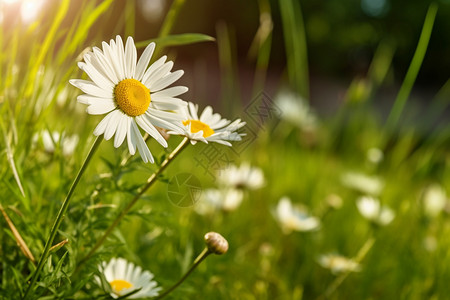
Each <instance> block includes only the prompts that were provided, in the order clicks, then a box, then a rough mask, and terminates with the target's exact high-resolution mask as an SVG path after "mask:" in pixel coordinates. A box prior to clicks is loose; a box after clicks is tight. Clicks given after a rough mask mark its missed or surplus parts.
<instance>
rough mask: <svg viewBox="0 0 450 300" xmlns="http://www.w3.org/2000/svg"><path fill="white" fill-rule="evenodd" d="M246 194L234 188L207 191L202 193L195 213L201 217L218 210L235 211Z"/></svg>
mask: <svg viewBox="0 0 450 300" xmlns="http://www.w3.org/2000/svg"><path fill="white" fill-rule="evenodd" d="M243 199H244V192H243V191H242V190H238V189H234V188H226V189H207V190H205V191H203V192H202V194H201V197H200V200H199V201H198V202H197V203H196V204H195V211H196V212H197V213H198V214H201V215H207V214H212V213H214V212H215V211H217V210H222V211H228V212H229V211H234V210H236V209H237V208H238V207H239V205H240V204H241V203H242V200H243Z"/></svg>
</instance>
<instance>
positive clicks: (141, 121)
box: [136, 115, 167, 148]
mask: <svg viewBox="0 0 450 300" xmlns="http://www.w3.org/2000/svg"><path fill="white" fill-rule="evenodd" d="M147 118H148V117H146V116H145V115H140V116H137V117H136V122H137V124H138V125H139V126H140V127H141V128H142V129H144V131H145V132H147V133H148V134H149V135H150V136H151V137H152V138H154V139H155V140H156V141H157V142H158V143H159V144H161V146H163V147H164V148H167V141H166V140H165V139H164V138H163V137H162V135H161V134H160V133H159V131H158V130H157V129H156V128H155V126H153V124H152V123H151V122H150V120H148V119H147Z"/></svg>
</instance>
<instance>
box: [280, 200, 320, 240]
mask: <svg viewBox="0 0 450 300" xmlns="http://www.w3.org/2000/svg"><path fill="white" fill-rule="evenodd" d="M275 218H276V219H277V220H278V222H279V223H280V226H281V229H282V230H283V232H284V233H285V234H289V233H291V232H292V231H312V230H316V229H318V228H319V226H320V221H319V219H318V218H316V217H313V216H310V215H309V214H308V213H307V212H306V211H304V210H301V209H299V208H296V207H294V206H293V205H292V203H291V200H290V199H289V198H288V197H283V198H281V199H280V201H279V202H278V205H277V208H276V212H275Z"/></svg>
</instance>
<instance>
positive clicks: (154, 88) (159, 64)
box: [69, 36, 188, 163]
mask: <svg viewBox="0 0 450 300" xmlns="http://www.w3.org/2000/svg"><path fill="white" fill-rule="evenodd" d="M102 48H103V49H102V50H100V49H99V48H97V47H94V48H93V51H89V52H87V53H86V54H84V56H83V58H84V61H85V62H80V63H78V66H79V67H80V69H82V70H83V71H85V72H86V74H87V75H88V76H89V77H90V79H91V80H92V81H91V80H82V79H72V80H70V81H69V82H70V83H71V84H72V85H74V86H76V87H77V88H79V89H80V90H82V91H83V92H84V93H85V94H84V95H80V96H78V98H77V99H78V102H80V103H83V104H87V105H88V107H87V109H86V112H87V113H88V114H91V115H103V114H106V117H104V118H103V120H102V121H101V122H100V123H99V124H98V125H97V127H96V128H95V130H94V135H96V136H99V135H102V134H103V135H104V138H105V140H109V139H110V138H112V137H113V136H115V137H114V147H116V148H118V147H119V146H120V145H122V143H123V141H124V140H125V138H127V143H128V149H129V152H130V154H131V155H134V154H135V153H136V148H137V149H138V150H139V153H140V155H141V157H142V160H143V161H144V162H148V161H150V162H152V163H153V162H154V160H153V156H152V154H151V152H150V150H149V149H148V147H147V144H146V143H145V141H144V139H143V138H142V135H141V132H140V130H139V128H138V126H139V127H140V128H142V129H143V130H144V131H145V132H147V133H148V134H149V135H150V136H151V137H153V138H154V139H155V140H156V141H157V142H158V143H160V144H161V145H162V146H163V147H167V142H166V140H165V139H164V137H163V136H162V135H161V134H160V133H159V132H158V130H157V129H156V128H155V126H158V127H161V128H165V129H170V130H174V131H179V130H181V124H180V121H181V119H182V118H181V116H180V115H179V114H177V113H175V112H174V111H177V110H180V109H182V108H183V107H185V106H186V102H184V101H182V100H181V99H178V98H176V97H177V96H179V95H181V94H183V93H185V92H187V90H188V88H187V87H184V86H175V87H171V88H167V87H168V86H169V85H171V84H172V83H174V82H175V81H177V80H178V79H179V78H180V77H181V76H182V75H183V73H184V72H183V71H182V70H178V71H175V72H171V70H172V67H173V62H171V61H168V62H166V59H167V57H166V56H163V57H161V58H160V59H158V60H157V61H155V62H154V63H153V64H152V65H151V66H150V67H148V68H147V65H148V63H149V62H150V58H151V57H152V55H153V51H154V50H155V43H150V44H149V45H148V46H147V48H145V50H144V52H143V54H142V56H141V57H140V58H139V61H137V50H136V46H135V45H134V41H133V38H132V37H128V39H127V42H126V45H125V47H124V45H123V42H122V38H121V37H120V36H117V37H116V41H114V40H111V41H110V43H109V44H107V43H106V42H103V44H102Z"/></svg>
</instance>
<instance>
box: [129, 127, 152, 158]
mask: <svg viewBox="0 0 450 300" xmlns="http://www.w3.org/2000/svg"><path fill="white" fill-rule="evenodd" d="M131 132H134V138H135V139H136V142H137V148H138V150H139V154H140V155H141V157H142V160H143V161H144V162H145V163H147V162H149V161H150V162H151V163H154V160H153V156H152V154H151V153H150V150H149V149H148V147H147V145H146V144H145V141H144V139H143V138H142V135H141V133H140V132H139V128H138V127H137V125H136V123H135V122H132V123H131Z"/></svg>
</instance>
